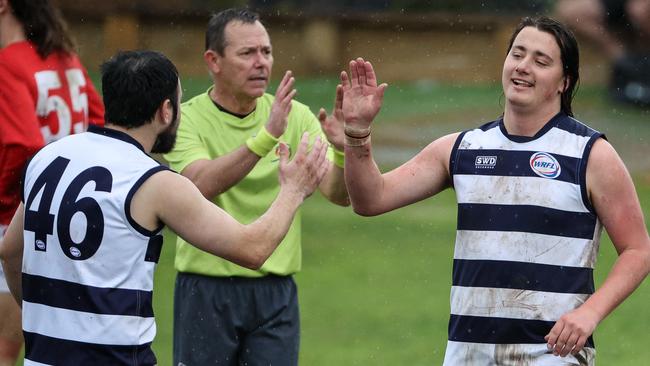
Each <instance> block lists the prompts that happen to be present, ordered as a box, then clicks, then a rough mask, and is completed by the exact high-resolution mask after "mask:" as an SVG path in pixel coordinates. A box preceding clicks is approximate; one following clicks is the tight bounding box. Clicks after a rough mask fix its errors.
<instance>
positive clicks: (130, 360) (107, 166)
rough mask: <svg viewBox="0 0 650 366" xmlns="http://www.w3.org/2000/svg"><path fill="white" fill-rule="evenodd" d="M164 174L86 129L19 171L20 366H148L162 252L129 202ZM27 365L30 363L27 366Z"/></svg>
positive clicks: (109, 134)
mask: <svg viewBox="0 0 650 366" xmlns="http://www.w3.org/2000/svg"><path fill="white" fill-rule="evenodd" d="M165 169H167V168H166V167H164V166H162V165H160V164H159V163H158V162H156V161H155V160H153V159H152V158H151V157H149V156H148V155H147V154H146V153H145V152H144V150H143V148H142V146H141V145H140V144H139V143H138V142H137V141H136V140H134V139H133V138H131V137H130V136H129V135H127V134H124V133H122V132H119V131H116V130H112V129H104V128H101V127H96V126H90V128H89V131H88V132H86V133H81V134H77V135H72V136H68V137H65V138H63V139H61V140H59V141H56V142H53V143H51V144H49V145H47V146H46V147H44V148H43V149H41V151H39V152H38V153H37V154H36V155H35V156H34V158H33V159H32V160H31V161H30V162H29V164H28V166H27V169H26V171H25V179H24V187H23V192H24V195H23V202H24V207H25V221H24V245H25V247H24V252H23V268H22V270H23V274H22V281H23V282H22V288H23V302H22V307H23V331H24V335H25V359H26V360H25V364H26V365H29V364H39V365H40V364H56V365H88V364H101V365H109V364H110V365H153V364H155V363H156V358H155V356H154V354H153V352H152V351H151V347H150V345H151V342H152V341H153V339H154V336H155V333H156V325H155V322H154V316H153V308H152V296H153V272H154V267H155V264H156V263H157V261H158V257H159V255H160V250H161V247H162V236H161V235H160V231H161V230H162V223H161V224H160V227H158V228H157V229H155V230H154V231H150V230H148V229H146V228H144V227H142V226H140V225H139V224H138V223H137V222H136V221H135V220H134V219H133V217H131V200H132V198H133V196H134V194H135V192H136V191H137V190H138V188H140V187H141V185H142V184H143V183H144V182H145V181H146V180H147V179H148V178H149V177H151V176H152V175H153V174H155V173H157V172H160V171H162V170H165ZM30 362H32V363H30Z"/></svg>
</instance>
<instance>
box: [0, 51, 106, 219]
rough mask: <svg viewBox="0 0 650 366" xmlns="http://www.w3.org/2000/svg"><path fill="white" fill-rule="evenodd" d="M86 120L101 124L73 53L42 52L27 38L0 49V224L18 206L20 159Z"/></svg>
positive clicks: (85, 77)
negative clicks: (42, 55)
mask: <svg viewBox="0 0 650 366" xmlns="http://www.w3.org/2000/svg"><path fill="white" fill-rule="evenodd" d="M89 123H90V124H97V125H103V123H104V107H103V104H102V101H101V99H100V97H99V95H98V94H97V91H96V90H95V88H94V87H93V84H92V82H91V81H90V79H89V78H88V74H87V72H86V69H85V68H84V67H83V65H82V64H81V62H80V61H79V57H77V55H75V54H68V53H64V52H52V53H51V54H49V55H48V56H47V57H45V58H43V57H41V56H40V55H39V54H38V53H37V52H36V47H35V46H34V45H33V44H32V43H30V42H28V41H23V42H15V43H12V44H10V45H8V46H6V47H5V48H2V49H0V226H1V225H8V224H9V221H11V218H12V216H13V214H14V211H15V210H16V207H18V202H19V197H20V193H19V192H18V188H19V184H18V180H19V178H20V174H21V172H22V170H23V166H24V164H25V161H26V160H27V159H28V158H29V157H30V156H31V155H32V154H33V153H34V152H36V151H37V150H38V149H40V148H41V147H43V146H44V145H45V144H47V143H49V142H52V141H55V140H57V139H59V138H61V137H64V136H67V135H70V134H73V133H79V132H83V131H85V130H86V129H87V127H88V124H89Z"/></svg>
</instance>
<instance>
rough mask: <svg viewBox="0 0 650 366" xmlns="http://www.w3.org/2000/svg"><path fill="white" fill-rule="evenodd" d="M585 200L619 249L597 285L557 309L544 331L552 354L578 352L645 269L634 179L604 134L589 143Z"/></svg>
mask: <svg viewBox="0 0 650 366" xmlns="http://www.w3.org/2000/svg"><path fill="white" fill-rule="evenodd" d="M587 187H588V190H589V195H590V198H591V202H592V204H593V206H594V208H595V210H596V213H597V214H598V217H599V219H600V221H601V222H602V223H603V226H604V227H605V229H606V230H607V233H608V234H609V236H610V238H611V239H612V243H613V244H614V246H615V247H616V251H617V252H618V254H619V257H618V259H617V260H616V263H614V266H613V267H612V269H611V271H610V272H609V275H608V276H607V278H606V279H605V282H604V283H603V285H602V286H601V287H600V288H599V289H598V290H597V291H596V292H595V293H594V294H593V295H592V296H591V297H590V298H589V299H588V300H587V301H586V302H585V303H584V304H583V305H581V306H580V307H578V308H577V309H575V310H573V311H572V312H570V313H568V314H565V315H563V316H562V317H561V318H560V319H559V320H558V321H557V322H556V323H555V326H553V328H552V329H551V331H550V333H549V334H548V335H547V336H546V340H547V342H548V346H549V349H552V350H553V352H554V354H556V355H559V356H562V357H564V356H566V355H567V354H569V352H571V353H573V354H575V353H577V352H579V351H580V350H581V349H582V348H583V346H584V344H585V342H586V340H587V338H588V337H589V336H590V335H591V334H592V333H593V332H594V330H595V329H596V326H597V325H598V323H600V321H602V320H603V319H604V318H605V317H606V316H607V315H608V314H609V313H611V312H612V311H613V310H614V309H615V308H616V307H617V306H618V305H619V304H620V303H621V302H623V300H625V299H626V298H627V297H628V296H629V295H630V294H631V293H632V291H634V289H636V288H637V287H638V286H639V284H640V283H641V282H642V281H643V280H644V279H645V278H646V276H647V275H648V273H649V272H650V238H649V237H648V231H647V229H646V226H645V222H644V219H643V212H642V211H641V206H640V204H639V199H638V197H637V195H636V192H635V189H634V184H633V183H632V179H631V178H630V175H629V173H628V172H627V170H626V169H625V165H624V164H623V161H621V159H620V157H619V156H618V154H617V153H616V151H615V150H614V148H613V147H612V146H611V145H610V144H609V143H608V142H607V141H605V140H603V139H599V140H598V141H596V143H595V144H594V146H593V148H592V151H591V154H590V156H589V163H588V165H587Z"/></svg>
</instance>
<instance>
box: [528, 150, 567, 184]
mask: <svg viewBox="0 0 650 366" xmlns="http://www.w3.org/2000/svg"><path fill="white" fill-rule="evenodd" d="M530 168H531V169H532V170H533V171H534V172H535V174H537V175H539V176H540V177H544V178H551V179H554V178H557V177H559V176H560V173H561V172H562V168H561V167H560V163H559V162H558V161H557V160H556V159H555V158H554V157H553V155H551V154H549V153H545V152H536V153H534V154H533V155H532V156H531V157H530Z"/></svg>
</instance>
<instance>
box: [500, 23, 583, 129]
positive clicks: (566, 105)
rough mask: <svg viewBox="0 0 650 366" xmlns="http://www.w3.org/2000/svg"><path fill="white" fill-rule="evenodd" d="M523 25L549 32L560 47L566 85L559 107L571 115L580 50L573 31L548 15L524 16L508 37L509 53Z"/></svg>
mask: <svg viewBox="0 0 650 366" xmlns="http://www.w3.org/2000/svg"><path fill="white" fill-rule="evenodd" d="M525 27H535V28H537V29H539V30H540V31H542V32H546V33H549V34H551V35H552V36H553V37H554V38H555V41H556V42H557V45H558V46H559V47H560V55H561V58H562V68H563V69H564V77H565V83H566V86H565V88H564V92H563V93H562V96H561V109H562V111H563V112H564V113H566V114H567V115H569V116H573V110H572V109H571V102H572V101H573V96H574V94H575V89H576V86H577V85H578V82H579V81H580V71H579V66H580V51H579V49H578V42H577V41H576V37H575V36H574V35H573V33H572V32H571V31H570V30H569V28H567V27H566V26H565V25H564V24H562V23H560V22H558V21H557V20H555V19H551V18H549V17H545V16H540V17H534V18H531V17H526V18H524V19H522V20H521V22H520V23H519V25H517V28H515V31H514V32H513V33H512V37H510V44H509V45H508V50H507V52H506V54H507V53H509V52H510V49H511V48H512V44H513V42H514V41H515V38H516V37H517V35H518V34H519V32H521V30H522V29H524V28H525Z"/></svg>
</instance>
